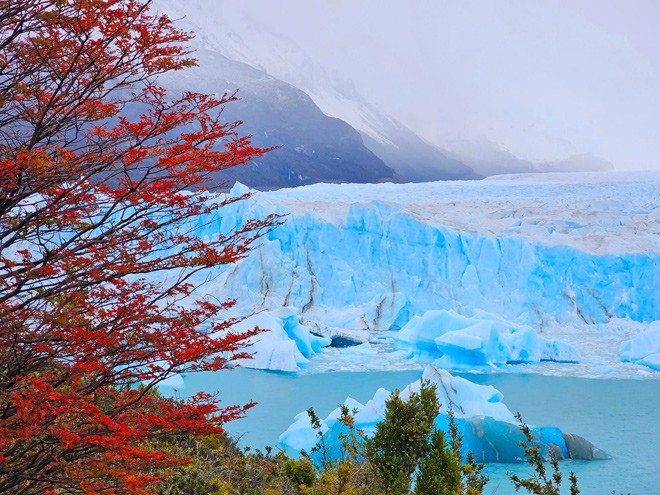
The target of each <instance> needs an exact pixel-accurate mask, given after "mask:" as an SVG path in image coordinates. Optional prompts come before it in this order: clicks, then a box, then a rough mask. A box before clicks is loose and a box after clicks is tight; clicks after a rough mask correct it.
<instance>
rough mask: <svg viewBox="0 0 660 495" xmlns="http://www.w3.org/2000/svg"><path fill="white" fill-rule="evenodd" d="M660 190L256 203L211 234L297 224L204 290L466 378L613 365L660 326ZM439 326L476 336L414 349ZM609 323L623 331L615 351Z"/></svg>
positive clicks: (486, 186) (529, 180) (647, 181)
mask: <svg viewBox="0 0 660 495" xmlns="http://www.w3.org/2000/svg"><path fill="white" fill-rule="evenodd" d="M659 187H660V175H658V174H655V175H654V174H650V175H648V174H647V175H640V176H636V175H634V174H629V175H628V176H625V177H624V176H621V175H616V174H615V175H611V176H610V175H608V174H599V175H596V176H594V175H587V174H556V175H555V174H549V175H545V176H543V177H536V176H535V177H530V176H521V177H508V178H507V177H503V178H496V179H494V180H486V181H474V182H447V183H429V184H376V185H355V184H343V185H339V184H317V185H315V186H308V187H302V188H296V189H289V190H279V191H273V192H256V191H254V192H253V193H254V194H253V197H252V198H251V199H249V200H247V201H241V202H237V203H235V204H233V205H231V206H230V207H228V208H225V209H223V210H222V212H220V213H218V214H214V216H212V217H209V216H206V217H201V218H200V219H199V228H200V235H202V236H213V235H217V234H226V233H231V232H232V231H233V230H234V229H236V228H237V227H239V226H240V225H242V223H243V222H245V221H246V220H247V219H250V218H255V217H262V216H264V215H267V214H270V213H279V214H282V215H284V216H283V218H282V219H283V224H282V225H281V226H280V227H278V228H276V229H275V230H273V231H272V232H270V233H269V234H268V235H267V236H266V237H264V238H263V239H261V240H260V247H259V248H258V249H257V250H256V252H254V253H252V254H251V255H250V256H248V257H247V258H246V259H244V260H243V261H241V263H240V264H239V265H237V266H230V267H225V268H223V269H219V270H217V272H216V273H215V274H214V277H215V278H214V281H213V282H211V283H208V284H206V286H205V287H203V288H201V289H200V290H206V291H207V292H208V293H209V296H212V297H233V298H236V300H237V305H236V307H235V308H234V311H235V314H236V315H237V316H243V315H245V314H252V313H254V312H259V311H266V312H269V311H275V310H278V308H282V307H287V308H294V311H295V312H296V318H297V322H298V323H299V324H301V325H303V326H304V327H306V328H308V329H309V331H310V334H315V335H323V336H326V337H334V338H337V337H342V338H346V339H348V340H349V341H354V342H356V343H359V342H371V343H372V344H375V345H376V349H381V350H382V349H386V350H387V349H389V350H391V349H392V348H401V349H407V350H408V351H411V352H410V353H411V354H412V355H415V356H416V359H419V358H421V357H423V356H424V355H426V357H427V358H428V359H427V360H426V361H427V362H435V363H436V364H438V365H440V366H447V367H448V368H451V369H465V368H479V367H510V366H512V365H515V363H538V362H541V361H558V362H572V361H577V360H579V361H585V362H587V363H589V362H593V364H594V369H595V367H596V366H600V368H599V369H605V368H603V366H604V363H606V364H607V365H608V366H615V362H618V361H619V360H618V346H619V345H620V344H621V343H622V342H623V341H624V340H626V339H630V338H631V337H632V336H634V335H635V334H636V333H638V332H639V331H641V330H642V329H643V328H644V327H645V326H646V325H647V324H648V323H649V322H651V321H654V320H658V319H660V307H659V305H658V298H657V286H658V280H660V263H659V253H660V228H659V227H658V225H660V204H659V201H658V197H657V190H658V188H659ZM248 191H249V190H248V189H247V188H245V187H244V186H241V185H240V184H237V185H236V186H235V187H234V188H233V190H232V192H231V194H232V195H235V196H240V195H242V194H244V193H246V192H248ZM433 315H444V316H443V318H444V319H445V323H449V322H450V321H459V320H460V321H462V322H463V323H465V325H463V324H461V325H463V326H461V327H460V328H453V327H451V328H450V330H449V331H444V330H440V331H438V330H437V329H436V330H433V331H435V332H436V333H434V334H432V335H430V336H429V338H428V339H427V340H426V341H424V343H423V345H422V346H421V347H418V348H417V349H412V350H411V349H410V341H409V342H406V341H405V339H403V338H402V337H404V336H405V335H406V334H407V333H410V332H409V331H410V328H411V327H410V325H413V321H416V320H414V319H416V318H421V319H423V320H428V321H430V319H432V318H434V316H433ZM613 322H614V323H613ZM608 325H609V326H611V327H612V328H614V327H616V328H622V329H623V330H622V331H621V332H618V331H613V332H611V335H610V338H607V339H604V338H603V339H600V338H599V335H600V334H599V332H598V331H599V330H600V329H601V328H605V329H607V328H610V327H608ZM448 328H449V327H448ZM402 329H403V330H402ZM427 330H428V331H431V330H429V329H427ZM427 330H425V332H426V331H427ZM287 335H288V334H287ZM612 335H613V336H612ZM431 337H432V338H431ZM289 338H290V339H293V337H289ZM383 342H386V343H389V344H388V345H389V347H388V345H384V346H380V347H378V346H379V345H380V344H382V343H383ZM420 342H421V341H420ZM430 344H432V345H431V347H432V349H429V345H430ZM346 353H350V350H346ZM321 354H323V352H322V353H321ZM612 356H613V357H612ZM296 359H298V360H299V358H293V361H295V360H296ZM314 359H315V358H314V357H312V361H314ZM291 363H292V361H291ZM291 363H290V364H291ZM296 363H297V364H296V366H298V367H300V365H299V363H298V362H296ZM289 368H291V369H293V368H295V366H293V364H291V366H289Z"/></svg>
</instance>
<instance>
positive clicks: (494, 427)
mask: <svg viewBox="0 0 660 495" xmlns="http://www.w3.org/2000/svg"><path fill="white" fill-rule="evenodd" d="M422 380H426V381H429V382H430V383H432V384H433V385H435V387H436V395H437V397H438V400H439V402H440V404H441V406H440V413H439V414H438V416H437V417H436V420H435V424H436V426H437V427H438V428H439V429H441V430H443V431H447V430H448V426H449V416H448V413H449V411H450V410H451V411H452V414H453V415H454V417H455V420H456V424H457V426H458V429H459V432H460V433H461V435H462V436H463V453H464V454H467V452H472V453H473V454H474V455H475V458H476V460H477V461H478V462H523V461H524V451H523V449H522V447H521V446H520V445H519V442H521V441H523V440H524V436H523V434H522V432H521V431H520V423H519V422H518V420H517V419H516V417H515V416H514V414H513V413H512V412H511V411H510V410H509V409H508V408H507V407H506V405H505V404H504V403H503V402H502V401H503V396H502V394H501V393H500V392H499V391H498V390H497V389H495V388H494V387H492V386H485V385H478V384H475V383H472V382H470V381H469V380H466V379H464V378H461V377H456V376H453V375H451V374H450V373H449V372H447V371H445V370H438V369H435V368H434V367H433V366H430V365H429V366H427V367H426V368H425V369H424V372H423V374H422V378H421V379H420V380H417V381H415V382H413V383H411V384H410V385H408V386H407V387H405V388H404V389H403V390H402V391H401V392H400V395H401V397H402V398H403V399H404V400H405V399H407V398H408V397H410V394H411V392H419V390H420V387H421V384H422ZM389 396H390V392H389V391H387V390H385V389H382V388H381V389H379V390H377V391H376V393H375V394H374V397H373V398H372V399H371V400H369V401H368V402H367V403H366V404H361V403H360V402H358V401H356V400H355V399H352V398H350V397H348V398H347V399H346V401H345V402H344V404H345V405H346V406H347V407H348V409H349V411H355V413H354V415H353V419H354V421H355V428H356V429H358V430H361V431H363V432H364V434H365V436H367V437H368V436H371V435H373V434H374V432H375V430H376V425H377V424H378V423H379V422H380V421H382V420H383V418H384V417H385V408H386V402H387V399H388V398H389ZM340 414H341V410H340V408H337V409H335V410H334V411H332V412H331V413H330V414H329V415H328V416H327V417H326V418H325V419H322V420H321V429H320V433H321V434H322V436H323V441H324V443H325V446H326V449H327V452H328V454H329V455H330V456H331V457H334V458H337V457H338V456H339V455H340V435H341V434H342V433H345V431H344V430H345V426H344V425H342V424H341V422H340V421H339V416H340ZM530 428H531V431H532V435H533V436H534V438H535V441H536V442H539V444H540V445H541V446H542V455H543V456H544V457H545V458H549V456H550V455H554V456H555V457H556V458H557V459H585V460H594V459H608V458H609V456H608V454H606V453H605V452H603V451H602V450H600V449H598V448H597V447H595V446H593V445H592V444H591V443H589V442H588V441H587V440H585V439H584V438H582V437H580V436H578V435H572V434H568V433H563V432H562V431H561V430H560V429H558V428H556V427H551V426H535V427H530ZM318 441H319V435H318V432H317V431H316V430H314V429H313V428H312V425H311V422H310V419H309V416H308V414H307V413H306V412H302V413H300V414H297V415H296V416H295V418H294V422H293V423H292V424H291V425H290V426H289V428H287V430H286V431H284V432H283V433H282V434H281V435H280V438H279V442H280V445H281V446H282V447H283V448H284V449H285V450H286V451H287V452H288V453H289V454H291V455H298V454H300V452H301V451H302V450H305V451H306V452H308V453H309V451H310V450H311V449H312V448H313V447H314V446H315V445H316V443H317V442H318Z"/></svg>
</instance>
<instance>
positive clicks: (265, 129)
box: [157, 0, 612, 189]
mask: <svg viewBox="0 0 660 495" xmlns="http://www.w3.org/2000/svg"><path fill="white" fill-rule="evenodd" d="M157 6H158V7H159V8H160V9H161V10H163V11H165V12H167V13H168V14H169V15H170V16H171V17H173V18H175V19H178V22H179V24H180V25H181V26H182V27H183V28H184V29H187V30H190V31H192V32H194V33H195V39H194V40H193V46H194V47H196V48H197V50H198V51H197V52H196V56H197V58H199V67H198V68H197V69H195V70H193V71H189V73H188V74H187V75H186V76H185V84H184V85H182V84H181V83H182V82H183V80H181V79H180V78H177V79H174V80H170V81H167V85H169V86H170V88H172V89H190V88H193V87H194V88H195V89H196V90H199V91H205V92H220V91H223V90H224V89H231V90H232V91H233V90H235V89H238V90H239V93H238V94H239V96H240V98H241V102H240V103H239V104H232V105H229V106H228V108H227V110H226V116H227V117H229V118H236V119H241V120H243V121H244V122H245V126H244V127H243V132H249V133H251V134H252V135H253V136H254V142H255V144H257V145H260V146H265V147H268V146H277V145H280V146H281V148H280V149H278V150H277V151H275V152H272V153H269V154H268V155H267V156H265V157H263V158H261V159H259V160H257V161H256V162H255V163H254V164H253V165H250V167H248V168H241V169H237V170H235V171H231V172H227V173H226V175H223V177H222V179H224V180H226V181H228V182H233V181H234V180H239V181H241V182H244V183H246V184H248V185H250V186H251V187H257V188H261V189H263V188H269V187H286V186H296V185H301V184H310V183H313V182H383V181H395V182H425V181H434V180H455V179H476V178H481V177H486V176H489V175H497V174H504V173H528V172H545V171H591V170H608V169H611V168H612V164H611V163H610V162H608V161H607V160H604V159H602V158H599V157H596V156H594V155H591V154H585V153H583V154H577V155H574V156H571V157H569V158H566V159H555V160H553V161H540V160H533V159H532V160H530V159H524V158H520V157H518V156H516V155H515V154H514V153H512V152H511V151H509V150H508V149H506V148H505V147H504V146H503V145H500V144H498V143H496V142H493V141H491V140H490V139H489V138H488V137H485V138H478V139H471V140H453V141H452V140H449V139H443V140H441V141H442V147H440V146H437V145H435V144H432V143H429V142H428V141H427V140H426V139H424V138H422V137H421V136H420V135H419V134H417V133H415V132H414V131H412V130H411V129H410V128H408V127H407V126H405V125H404V124H402V123H401V122H400V121H399V120H398V119H396V118H395V117H393V116H392V115H390V114H389V112H388V111H387V109H383V108H381V107H379V106H377V105H375V104H374V103H372V102H371V101H369V99H368V98H365V97H364V96H363V95H361V94H360V93H359V92H358V90H357V89H356V87H355V85H354V84H353V83H352V82H351V81H350V80H348V79H346V77H345V76H339V75H337V74H336V73H333V72H330V71H329V70H327V69H326V68H325V67H324V66H323V65H322V61H317V60H314V59H312V58H311V57H310V56H309V55H308V54H307V53H306V52H305V50H304V49H303V48H301V47H300V46H299V45H297V44H296V43H295V42H293V41H291V40H289V39H287V38H286V37H284V36H282V35H281V34H278V33H276V32H274V31H273V30H271V29H269V27H268V26H265V25H264V24H263V23H260V22H259V21H257V20H256V19H255V18H254V17H252V16H250V15H249V14H247V13H246V11H242V10H241V9H236V10H227V11H223V12H222V13H219V12H215V11H214V8H212V7H214V4H212V3H210V2H209V1H208V0H188V1H186V2H182V1H177V0H172V1H170V2H164V1H163V0H157ZM392 63H393V64H394V61H392ZM239 68H240V69H239ZM393 70H395V69H393ZM383 84H386V81H383ZM191 85H192V86H191ZM184 86H185V87H184ZM402 91H405V92H410V91H413V92H414V91H416V89H415V88H414V87H413V88H402ZM440 118H442V116H440ZM446 118H447V119H449V118H451V117H450V116H449V115H447V117H446Z"/></svg>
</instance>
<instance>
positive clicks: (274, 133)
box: [160, 50, 396, 189]
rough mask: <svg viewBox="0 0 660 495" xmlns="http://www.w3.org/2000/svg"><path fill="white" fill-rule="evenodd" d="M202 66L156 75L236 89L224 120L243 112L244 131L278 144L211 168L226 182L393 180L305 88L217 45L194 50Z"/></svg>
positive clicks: (196, 86) (178, 88)
mask: <svg viewBox="0 0 660 495" xmlns="http://www.w3.org/2000/svg"><path fill="white" fill-rule="evenodd" d="M195 57H196V58H197V59H198V61H199V66H198V67H195V68H192V69H188V70H186V71H185V72H180V73H174V74H167V75H165V76H163V77H161V79H160V83H161V84H162V85H163V86H165V87H166V88H168V90H170V91H172V92H173V93H177V92H182V91H196V92H202V93H210V94H213V93H217V94H220V95H221V94H223V93H224V92H225V91H228V92H234V91H236V90H238V97H239V98H240V100H239V101H237V102H232V103H230V104H228V105H227V106H226V107H225V110H224V112H223V118H224V119H225V120H226V121H234V120H239V119H240V120H241V121H243V125H241V126H240V127H239V129H238V133H239V134H241V135H245V134H250V135H252V143H253V144H254V145H256V146H259V147H272V146H279V148H278V149H276V150H274V151H271V152H270V153H268V154H267V155H265V156H264V157H262V158H259V159H257V160H255V161H254V162H253V163H251V164H249V165H248V166H245V167H235V168H234V169H230V170H227V171H224V172H222V173H221V174H218V175H217V176H214V177H213V179H214V180H216V181H224V182H226V183H228V184H229V185H231V184H232V183H233V182H234V181H240V182H242V183H244V184H246V185H248V186H250V187H253V188H258V189H268V188H279V187H294V186H299V185H305V184H312V183H315V182H357V183H366V182H387V181H395V180H396V178H395V172H394V170H392V169H391V168H390V167H388V166H387V165H385V163H384V162H383V161H382V160H381V159H380V158H378V157H377V156H376V155H375V154H374V153H372V152H371V151H369V150H368V149H367V148H366V147H365V146H364V143H363V142H362V138H361V136H360V134H359V133H358V132H357V131H356V130H355V129H353V128H352V127H351V126H350V125H348V124H347V123H346V122H344V121H342V120H339V119H335V118H332V117H328V116H326V115H324V114H323V113H322V112H321V110H320V109H319V108H318V107H317V106H316V105H315V104H314V103H313V102H312V100H311V99H310V98H309V97H308V96H307V95H306V94H305V93H304V92H302V91H300V90H298V89H296V88H294V87H293V86H291V85H289V84H286V83H284V82H282V81H279V80H277V79H275V78H273V77H271V76H269V75H268V74H266V73H264V72H262V71H259V70H257V69H255V68H253V67H251V66H249V65H246V64H243V63H240V62H235V61H232V60H229V59H228V58H226V57H224V56H222V55H220V54H219V53H216V52H211V51H207V50H200V51H198V52H195Z"/></svg>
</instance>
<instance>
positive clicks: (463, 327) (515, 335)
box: [394, 310, 579, 369]
mask: <svg viewBox="0 0 660 495" xmlns="http://www.w3.org/2000/svg"><path fill="white" fill-rule="evenodd" d="M394 340H395V341H398V342H401V343H403V344H404V345H406V346H407V347H409V348H410V349H411V351H412V353H411V355H412V356H413V357H415V358H417V359H419V360H421V361H422V362H431V363H433V365H434V366H436V367H442V368H450V369H474V368H475V367H480V366H497V365H503V364H513V363H538V362H540V361H562V362H577V361H579V354H578V352H577V350H576V349H575V348H573V347H572V346H570V345H569V344H566V343H564V342H561V341H558V340H556V339H551V340H549V339H546V338H543V337H539V336H538V334H537V332H536V331H535V330H534V329H533V328H531V327H530V326H526V325H516V324H513V323H511V322H508V321H506V320H504V319H503V318H500V317H498V316H496V315H492V314H489V313H485V312H482V311H480V312H477V313H476V314H475V315H474V316H473V317H466V316H462V315H460V314H458V313H456V312H455V311H451V310H434V311H427V312H426V313H424V314H423V315H422V316H413V317H412V318H411V319H410V321H409V322H408V323H407V324H406V325H405V326H404V327H403V328H402V329H401V330H400V331H399V332H397V334H396V335H395V337H394Z"/></svg>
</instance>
